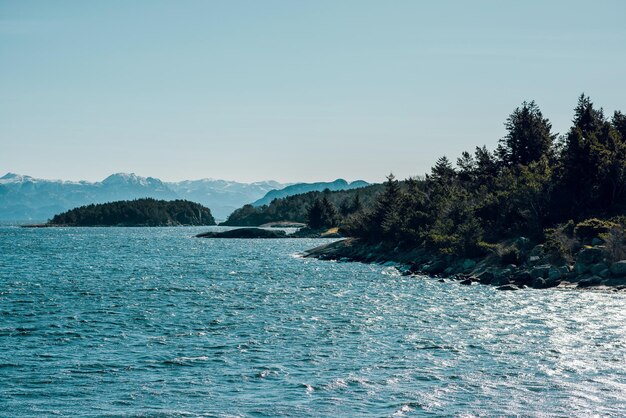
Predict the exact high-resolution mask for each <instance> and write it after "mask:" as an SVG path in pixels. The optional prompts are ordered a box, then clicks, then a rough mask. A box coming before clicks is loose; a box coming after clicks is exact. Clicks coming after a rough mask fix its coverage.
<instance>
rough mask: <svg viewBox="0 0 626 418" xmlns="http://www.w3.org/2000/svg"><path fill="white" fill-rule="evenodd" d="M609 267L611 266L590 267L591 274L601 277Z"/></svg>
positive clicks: (600, 264) (601, 264)
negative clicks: (601, 273)
mask: <svg viewBox="0 0 626 418" xmlns="http://www.w3.org/2000/svg"><path fill="white" fill-rule="evenodd" d="M608 267H609V266H607V265H606V263H597V264H593V265H592V266H591V267H589V271H590V272H591V274H593V275H596V276H599V275H600V272H602V271H604V270H606V269H607V268H608Z"/></svg>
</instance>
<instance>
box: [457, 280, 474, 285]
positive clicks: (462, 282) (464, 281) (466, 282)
mask: <svg viewBox="0 0 626 418" xmlns="http://www.w3.org/2000/svg"><path fill="white" fill-rule="evenodd" d="M460 283H461V284H464V285H466V286H471V285H472V284H473V283H474V282H473V281H472V279H465V280H462V281H461V282H460Z"/></svg>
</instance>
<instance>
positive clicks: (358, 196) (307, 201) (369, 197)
mask: <svg viewBox="0 0 626 418" xmlns="http://www.w3.org/2000/svg"><path fill="white" fill-rule="evenodd" d="M382 189H383V187H382V186H381V185H380V184H375V185H371V186H366V187H362V188H358V189H350V190H339V191H330V190H328V189H326V190H324V191H322V192H308V193H301V194H297V195H293V196H289V197H285V198H278V199H274V200H272V202H271V203H270V204H269V205H264V206H259V207H254V206H252V205H245V206H243V207H242V208H240V209H237V210H236V211H234V212H233V213H231V214H230V216H229V217H228V219H227V220H226V221H225V222H223V223H222V224H221V225H226V226H259V225H263V224H266V223H270V222H280V221H290V222H302V223H309V224H311V221H312V223H313V225H311V226H315V227H318V226H319V227H321V226H326V227H328V228H330V227H332V226H338V225H339V223H340V222H341V221H342V220H343V219H345V218H346V217H347V216H348V215H350V214H353V213H356V212H358V211H361V210H362V209H363V208H364V207H369V206H372V205H373V204H374V202H375V200H376V196H377V195H378V193H380V192H381V191H382ZM311 211H313V212H311ZM316 211H318V212H316ZM310 212H311V213H310ZM316 213H317V216H316ZM309 215H313V217H310V216H309ZM309 218H311V219H309ZM318 224H322V225H318Z"/></svg>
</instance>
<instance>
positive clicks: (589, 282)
mask: <svg viewBox="0 0 626 418" xmlns="http://www.w3.org/2000/svg"><path fill="white" fill-rule="evenodd" d="M601 282H602V278H601V277H599V276H591V277H589V278H586V279H582V280H580V281H579V282H578V287H590V286H598V285H599V284H600V283H601Z"/></svg>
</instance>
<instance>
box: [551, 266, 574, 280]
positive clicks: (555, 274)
mask: <svg viewBox="0 0 626 418" xmlns="http://www.w3.org/2000/svg"><path fill="white" fill-rule="evenodd" d="M567 272H568V273H569V270H568V271H567ZM561 277H563V272H562V271H561V269H558V268H556V267H550V271H549V272H548V280H550V281H556V280H561Z"/></svg>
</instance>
